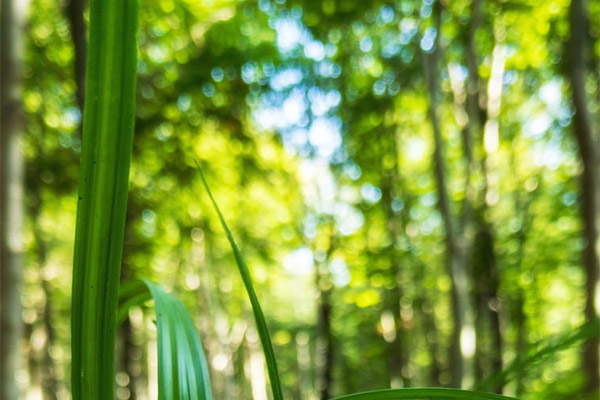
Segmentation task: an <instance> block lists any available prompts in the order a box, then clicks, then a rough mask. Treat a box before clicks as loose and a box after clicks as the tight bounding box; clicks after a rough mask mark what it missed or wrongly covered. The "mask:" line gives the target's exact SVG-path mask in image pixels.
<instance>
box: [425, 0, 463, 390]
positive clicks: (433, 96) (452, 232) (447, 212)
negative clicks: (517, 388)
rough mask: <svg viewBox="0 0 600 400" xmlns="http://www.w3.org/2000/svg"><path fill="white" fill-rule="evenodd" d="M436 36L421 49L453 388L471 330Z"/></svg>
mask: <svg viewBox="0 0 600 400" xmlns="http://www.w3.org/2000/svg"><path fill="white" fill-rule="evenodd" d="M441 14H442V4H441V3H440V1H437V2H435V4H434V6H433V18H434V23H435V27H436V31H437V32H440V28H441V21H442V17H441ZM439 38H440V35H439V34H438V35H436V38H435V43H434V47H433V49H432V50H431V53H427V52H423V56H424V67H425V78H426V82H427V92H428V95H429V108H428V114H429V121H430V123H431V127H432V130H433V139H434V150H433V167H434V175H435V181H436V186H437V194H438V207H439V210H440V214H441V215H442V220H443V221H444V225H445V229H446V234H445V242H446V265H447V269H448V274H449V276H450V279H451V281H452V286H451V289H450V290H451V293H450V294H451V303H452V318H453V325H454V328H453V333H452V341H451V345H450V357H449V360H450V365H449V370H450V373H451V376H452V380H451V385H452V386H453V387H461V386H462V382H463V375H464V372H465V364H466V359H468V358H469V356H470V352H469V350H468V349H465V348H463V344H464V343H465V341H464V340H461V338H462V337H467V338H468V336H469V335H468V334H469V333H470V332H472V327H469V325H466V322H467V320H466V317H467V315H468V314H469V311H468V308H469V285H468V274H467V271H466V268H465V267H466V265H465V259H464V257H462V254H461V246H460V244H459V238H458V235H457V231H456V226H455V223H454V218H453V215H452V210H451V208H450V198H449V195H448V190H447V186H448V185H447V177H446V167H445V161H444V150H443V147H444V139H443V138H442V132H441V127H440V121H439V116H438V74H439V71H438V63H439V60H440V58H441V49H440V40H439Z"/></svg>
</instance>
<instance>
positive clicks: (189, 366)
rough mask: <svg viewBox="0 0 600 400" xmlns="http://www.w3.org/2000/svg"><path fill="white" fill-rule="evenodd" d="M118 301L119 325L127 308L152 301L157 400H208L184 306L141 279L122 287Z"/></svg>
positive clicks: (204, 371) (202, 361) (204, 366)
mask: <svg viewBox="0 0 600 400" xmlns="http://www.w3.org/2000/svg"><path fill="white" fill-rule="evenodd" d="M119 297H120V298H119V300H120V303H121V305H120V306H119V320H120V321H121V322H122V321H123V320H124V319H125V316H126V315H127V312H128V311H129V309H130V308H131V307H133V306H139V305H141V304H143V303H144V302H145V301H146V300H149V299H150V298H152V299H153V300H154V308H155V311H156V325H157V332H158V341H157V346H158V398H159V400H212V391H211V387H210V376H209V369H208V363H207V362H206V357H205V355H204V350H203V349H202V344H201V342H200V338H199V337H198V333H197V331H196V328H195V326H194V323H193V322H192V320H191V319H190V317H189V314H188V312H187V310H186V309H185V307H184V305H183V304H182V303H181V302H180V301H179V300H177V299H176V298H175V297H174V296H172V295H170V294H168V293H166V292H165V291H164V290H162V289H161V288H160V287H159V286H157V285H156V284H154V283H152V282H150V281H148V280H145V279H142V280H134V281H129V282H127V283H125V284H124V285H123V290H122V291H121V294H120V296H119Z"/></svg>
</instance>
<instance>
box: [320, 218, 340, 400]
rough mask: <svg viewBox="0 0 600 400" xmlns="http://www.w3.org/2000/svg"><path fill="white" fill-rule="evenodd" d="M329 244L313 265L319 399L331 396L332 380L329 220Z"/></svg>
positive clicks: (331, 244)
mask: <svg viewBox="0 0 600 400" xmlns="http://www.w3.org/2000/svg"><path fill="white" fill-rule="evenodd" d="M327 225H328V226H329V230H330V232H329V245H328V247H327V249H326V250H325V256H324V259H323V261H321V262H317V265H316V266H315V278H316V286H317V290H318V292H319V305H318V310H317V356H316V361H317V368H318V379H317V384H318V388H317V389H318V391H319V399H321V400H328V399H329V398H330V397H331V385H332V382H333V352H334V349H333V332H332V330H331V311H332V304H331V292H332V288H333V284H332V282H331V274H330V273H329V262H330V261H331V255H332V253H333V250H334V248H335V246H334V236H335V225H334V223H333V221H330V222H329V223H328V224H327Z"/></svg>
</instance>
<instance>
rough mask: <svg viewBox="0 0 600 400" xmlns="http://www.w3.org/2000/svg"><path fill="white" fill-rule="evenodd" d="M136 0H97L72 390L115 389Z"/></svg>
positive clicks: (89, 398)
mask: <svg viewBox="0 0 600 400" xmlns="http://www.w3.org/2000/svg"><path fill="white" fill-rule="evenodd" d="M137 15H138V4H137V0H91V2H90V32H89V47H88V53H87V70H86V74H87V75H86V96H85V113H84V118H83V138H82V145H83V147H82V156H81V172H80V174H81V175H80V183H79V201H78V205H77V223H76V233H75V251H74V261H73V293H72V311H71V312H72V315H71V321H72V322H71V324H72V326H71V335H72V336H71V340H72V343H71V350H72V393H73V398H74V399H75V400H79V399H86V400H95V399H98V400H107V399H112V398H113V392H114V347H115V324H116V311H117V299H118V291H119V278H120V270H121V258H122V252H123V236H124V227H125V212H126V205H127V188H128V175H129V163H130V158H131V147H132V142H133V124H134V110H135V85H136V63H137V43H136V31H137Z"/></svg>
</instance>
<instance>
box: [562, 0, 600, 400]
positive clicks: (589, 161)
mask: <svg viewBox="0 0 600 400" xmlns="http://www.w3.org/2000/svg"><path fill="white" fill-rule="evenodd" d="M569 18H570V24H571V39H570V41H569V43H568V45H567V49H566V50H567V52H568V53H567V54H568V73H567V75H568V79H569V81H570V83H571V91H572V98H573V107H574V109H575V115H574V116H573V129H574V133H575V138H576V139H577V144H578V146H579V156H580V158H581V164H582V166H583V171H582V173H581V189H580V190H581V201H582V203H581V216H582V220H583V221H582V222H583V236H584V238H585V242H586V245H585V248H584V250H583V267H584V271H585V277H586V301H585V318H586V320H587V321H592V320H594V319H595V318H597V317H598V310H596V308H595V304H596V302H597V301H598V299H597V297H598V293H597V288H598V285H599V282H598V280H599V272H598V268H599V266H598V247H599V246H600V243H599V242H598V226H599V225H600V216H599V213H598V201H599V197H600V188H599V186H600V185H599V182H598V172H597V171H598V156H597V146H598V143H597V140H598V138H597V137H596V136H595V133H594V132H593V131H592V130H593V128H592V121H591V117H590V114H589V112H588V109H587V99H586V93H585V75H586V66H585V55H586V49H587V48H586V38H587V30H588V10H587V1H586V0H572V1H571V7H570V15H569ZM599 344H600V343H599V340H598V338H593V339H590V340H588V341H587V342H586V343H585V344H584V346H583V370H584V371H585V374H586V378H587V382H586V387H587V390H589V391H590V392H594V391H597V390H598V389H599V388H600V377H599V374H600V372H599V360H598V347H599Z"/></svg>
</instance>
